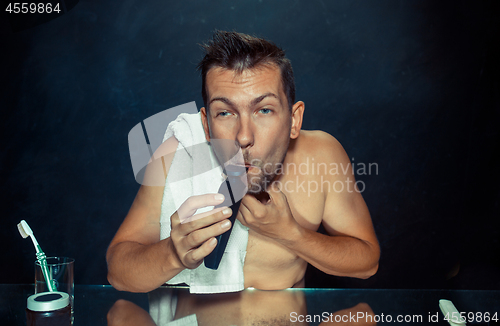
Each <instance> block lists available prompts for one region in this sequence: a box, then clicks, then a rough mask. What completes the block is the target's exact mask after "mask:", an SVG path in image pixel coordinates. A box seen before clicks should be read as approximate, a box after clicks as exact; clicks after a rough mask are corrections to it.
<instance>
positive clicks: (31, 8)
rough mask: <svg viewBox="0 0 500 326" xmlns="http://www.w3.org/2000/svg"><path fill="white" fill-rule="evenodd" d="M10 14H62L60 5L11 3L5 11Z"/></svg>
mask: <svg viewBox="0 0 500 326" xmlns="http://www.w3.org/2000/svg"><path fill="white" fill-rule="evenodd" d="M5 11H7V12H8V13H10V14H27V13H31V14H34V13H39V14H44V13H46V14H50V13H52V12H57V13H60V12H61V9H59V3H57V4H56V5H55V7H52V4H51V3H50V2H49V3H34V2H31V3H10V2H9V4H8V5H7V8H6V9H5Z"/></svg>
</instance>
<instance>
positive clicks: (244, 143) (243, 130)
mask: <svg viewBox="0 0 500 326" xmlns="http://www.w3.org/2000/svg"><path fill="white" fill-rule="evenodd" d="M236 141H237V142H238V143H239V144H240V147H241V148H247V147H250V146H252V145H253V142H254V135H253V127H252V125H251V121H250V119H249V118H248V117H241V118H240V124H239V128H238V133H237V135H236Z"/></svg>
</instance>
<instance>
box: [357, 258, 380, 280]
mask: <svg viewBox="0 0 500 326" xmlns="http://www.w3.org/2000/svg"><path fill="white" fill-rule="evenodd" d="M377 271H378V262H377V264H375V266H374V267H372V268H370V269H368V270H367V271H366V272H364V273H362V274H361V275H360V276H358V278H361V279H363V280H366V279H369V278H370V277H372V276H373V275H375V274H376V273H377Z"/></svg>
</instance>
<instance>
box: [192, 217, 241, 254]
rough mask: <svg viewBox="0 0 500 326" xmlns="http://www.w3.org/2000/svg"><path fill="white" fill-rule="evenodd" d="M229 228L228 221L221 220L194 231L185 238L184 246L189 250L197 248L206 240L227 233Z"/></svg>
mask: <svg viewBox="0 0 500 326" xmlns="http://www.w3.org/2000/svg"><path fill="white" fill-rule="evenodd" d="M230 227H231V222H230V221H229V220H223V221H221V222H219V223H215V224H213V225H210V226H208V227H206V228H203V229H199V230H195V231H193V232H191V233H189V234H188V235H187V236H186V237H185V239H184V242H185V246H186V247H187V248H189V249H193V248H197V247H199V246H200V245H201V244H203V243H204V242H206V241H207V240H208V239H210V238H213V237H216V236H218V235H221V234H222V233H224V232H226V231H228V230H229V228H230Z"/></svg>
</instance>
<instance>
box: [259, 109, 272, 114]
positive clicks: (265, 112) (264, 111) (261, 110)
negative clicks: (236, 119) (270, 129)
mask: <svg viewBox="0 0 500 326" xmlns="http://www.w3.org/2000/svg"><path fill="white" fill-rule="evenodd" d="M260 112H261V113H264V114H269V113H271V109H260Z"/></svg>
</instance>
